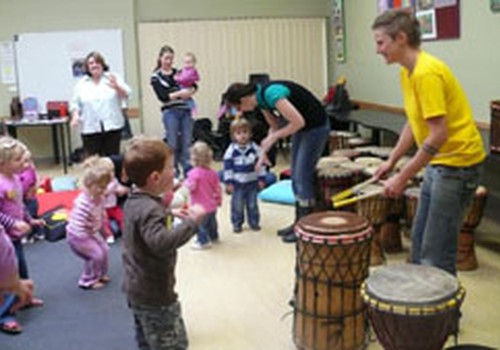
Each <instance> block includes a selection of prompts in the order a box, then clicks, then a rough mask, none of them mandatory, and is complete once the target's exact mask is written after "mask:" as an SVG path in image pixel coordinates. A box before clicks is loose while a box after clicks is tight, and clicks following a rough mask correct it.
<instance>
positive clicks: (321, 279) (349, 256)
mask: <svg viewBox="0 0 500 350" xmlns="http://www.w3.org/2000/svg"><path fill="white" fill-rule="evenodd" d="M295 233H296V234H297V237H298V241H297V245H296V268H295V272H296V281H295V289H294V323H293V339H294V342H295V344H296V346H297V348H299V349H307V350H337V349H338V350H340V349H341V350H351V349H352V350H354V349H362V348H364V347H365V345H366V327H367V320H366V315H365V308H364V305H363V302H362V300H361V295H360V288H361V284H362V282H363V281H364V280H365V279H366V277H367V276H368V273H369V259H370V240H371V235H372V229H371V226H370V225H369V222H368V220H366V219H365V218H362V217H360V216H358V215H356V214H354V213H351V212H343V211H327V212H320V213H314V214H311V215H308V216H306V217H304V218H302V219H301V220H299V222H298V223H297V225H296V226H295Z"/></svg>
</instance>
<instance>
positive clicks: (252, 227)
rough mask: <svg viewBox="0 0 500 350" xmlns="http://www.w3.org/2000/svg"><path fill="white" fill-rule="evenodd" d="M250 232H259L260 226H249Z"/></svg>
mask: <svg viewBox="0 0 500 350" xmlns="http://www.w3.org/2000/svg"><path fill="white" fill-rule="evenodd" d="M250 230H252V231H260V226H259V225H257V226H251V227H250Z"/></svg>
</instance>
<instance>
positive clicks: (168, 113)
mask: <svg viewBox="0 0 500 350" xmlns="http://www.w3.org/2000/svg"><path fill="white" fill-rule="evenodd" d="M163 126H164V127H165V138H166V141H167V143H168V145H169V146H170V148H172V150H173V152H174V167H175V175H176V176H179V175H180V168H181V167H182V170H183V172H184V177H186V174H187V172H188V171H189V170H190V169H191V163H190V162H189V147H190V146H191V142H192V138H193V118H192V117H191V111H190V110H189V109H187V108H169V109H165V110H164V111H163Z"/></svg>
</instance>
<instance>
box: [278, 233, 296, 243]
mask: <svg viewBox="0 0 500 350" xmlns="http://www.w3.org/2000/svg"><path fill="white" fill-rule="evenodd" d="M281 240H282V241H283V242H285V243H295V242H297V236H296V235H295V233H294V232H293V231H292V233H290V234H288V235H286V236H283V237H281Z"/></svg>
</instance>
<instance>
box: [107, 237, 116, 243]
mask: <svg viewBox="0 0 500 350" xmlns="http://www.w3.org/2000/svg"><path fill="white" fill-rule="evenodd" d="M106 242H108V244H113V243H115V237H114V236H109V237H108V238H106Z"/></svg>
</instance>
